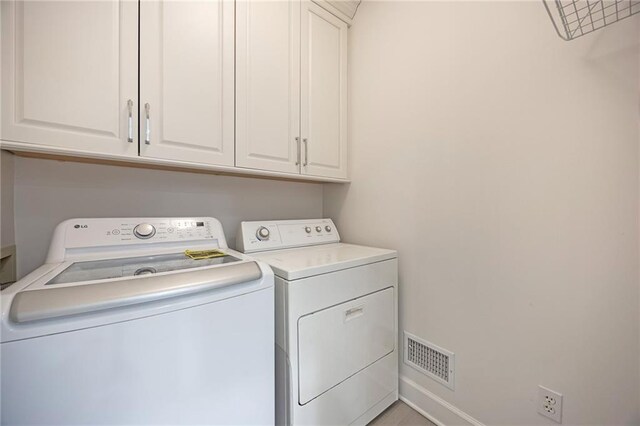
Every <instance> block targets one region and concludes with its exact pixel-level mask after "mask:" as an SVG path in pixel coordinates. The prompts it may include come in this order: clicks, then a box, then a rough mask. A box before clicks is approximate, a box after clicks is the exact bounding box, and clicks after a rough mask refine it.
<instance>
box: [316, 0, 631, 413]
mask: <svg viewBox="0 0 640 426" xmlns="http://www.w3.org/2000/svg"><path fill="white" fill-rule="evenodd" d="M639 22H640V21H639V20H638V19H637V18H633V19H629V20H627V21H626V22H620V23H619V24H616V25H613V26H611V27H609V28H607V29H605V30H603V31H601V32H599V33H595V34H592V35H589V36H587V37H584V38H582V39H578V40H575V41H572V42H569V43H567V42H563V41H561V40H560V39H559V38H558V37H557V36H556V34H555V33H554V31H553V28H552V27H551V24H550V22H549V20H548V17H547V16H546V13H545V11H544V8H543V7H542V5H541V4H540V2H509V1H506V2H487V1H480V2H464V1H452V2H430V1H429V2H401V1H393V2H391V1H389V2H386V1H369V2H368V1H365V2H363V3H362V4H361V5H360V7H359V9H358V14H357V15H356V18H355V22H354V25H353V27H352V28H351V33H350V46H349V48H350V57H349V72H350V80H349V82H350V87H349V110H350V122H349V123H350V134H349V137H350V143H351V157H350V159H351V164H350V167H351V169H350V171H351V178H352V181H353V183H352V184H351V185H348V186H333V185H331V186H330V185H327V186H326V187H325V199H324V205H325V209H324V212H325V215H326V216H330V217H332V218H333V219H335V220H336V222H337V226H338V227H339V229H340V232H341V236H343V237H344V238H345V239H346V240H348V241H353V242H356V243H364V244H371V245H377V246H385V247H391V248H396V249H398V250H399V255H400V262H399V264H400V328H401V330H407V331H409V332H411V333H413V334H416V335H418V336H421V337H423V338H426V339H427V340H430V341H432V342H434V343H436V344H438V345H440V346H442V347H444V348H446V349H449V350H451V351H453V352H454V353H455V354H456V357H457V358H456V362H457V380H456V389H455V391H450V390H449V389H447V388H445V387H444V386H442V385H440V384H438V383H436V382H434V381H432V380H430V379H429V378H427V377H426V376H423V375H422V374H420V373H419V372H417V371H416V370H414V369H412V368H408V367H407V366H405V365H404V364H402V365H401V369H400V372H401V375H402V377H403V380H402V382H401V392H402V393H403V394H404V395H405V396H409V395H410V396H411V398H412V399H413V400H414V401H415V402H417V403H419V404H420V406H422V407H423V408H427V409H428V410H429V411H432V412H434V413H436V414H437V415H438V416H442V420H443V421H445V422H446V421H447V420H449V418H451V417H455V416H451V412H449V411H448V410H446V408H444V406H443V404H439V403H438V401H437V399H436V398H441V399H443V400H445V401H447V402H448V403H450V404H453V405H454V406H455V407H458V408H459V409H461V410H463V411H464V412H466V413H468V414H470V415H471V416H473V417H475V418H477V419H478V420H480V421H481V422H483V423H485V424H487V425H543V424H549V425H551V424H555V423H553V422H552V421H551V420H548V419H546V418H544V417H541V416H540V415H538V414H537V413H536V399H537V386H538V385H544V386H547V387H550V388H551V389H554V390H557V391H559V392H561V393H563V394H564V397H565V407H564V415H565V416H564V421H563V424H575V425H577V424H581V425H584V424H594V425H596V424H597V425H621V424H628V425H630V424H640V412H639V410H640V391H639V386H640V374H639V365H638V364H639V362H638V361H639V359H640V352H639V341H638V337H639V325H640V318H639V312H638V311H639V306H638V301H639V294H638V293H639V291H638V290H639V286H638V255H639V253H638V143H639V133H638V75H639V72H638V63H639V60H638V50H639V49H638V47H639V46H638V40H639V32H638V28H639V25H638V24H639ZM414 384H415V385H414ZM434 396H435V398H434ZM455 422H456V420H455V418H454V420H452V421H451V423H450V424H459V423H464V422H462V421H461V420H460V419H459V418H458V419H457V422H458V423H455Z"/></svg>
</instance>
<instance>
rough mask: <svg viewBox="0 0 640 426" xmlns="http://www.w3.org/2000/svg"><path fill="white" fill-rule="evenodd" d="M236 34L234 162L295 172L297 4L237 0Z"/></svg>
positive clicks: (298, 57) (297, 118)
mask: <svg viewBox="0 0 640 426" xmlns="http://www.w3.org/2000/svg"><path fill="white" fill-rule="evenodd" d="M236 37H237V38H236V165H238V166H240V167H250V168H256V169H262V170H272V171H279V172H289V173H299V165H298V164H296V163H297V157H298V144H297V143H296V137H298V136H299V135H300V2H299V1H297V0H294V1H280V0H278V1H260V0H248V1H244V0H243V1H239V2H237V3H236Z"/></svg>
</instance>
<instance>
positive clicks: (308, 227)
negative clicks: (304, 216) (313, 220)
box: [304, 226, 311, 234]
mask: <svg viewBox="0 0 640 426" xmlns="http://www.w3.org/2000/svg"><path fill="white" fill-rule="evenodd" d="M304 232H306V233H307V234H310V233H311V227H310V226H305V227H304Z"/></svg>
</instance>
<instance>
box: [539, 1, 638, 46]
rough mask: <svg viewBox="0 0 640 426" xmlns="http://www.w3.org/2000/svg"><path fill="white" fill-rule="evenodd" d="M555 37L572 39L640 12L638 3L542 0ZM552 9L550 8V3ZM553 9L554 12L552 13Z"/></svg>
mask: <svg viewBox="0 0 640 426" xmlns="http://www.w3.org/2000/svg"><path fill="white" fill-rule="evenodd" d="M542 2H543V3H544V7H545V8H546V9H547V13H548V14H549V18H551V22H553V26H554V28H555V29H556V32H557V33H558V35H559V36H560V37H561V38H562V39H564V40H567V41H569V40H573V39H575V38H578V37H581V36H583V35H585V34H589V33H592V32H594V31H596V30H599V29H600V28H604V27H607V26H609V25H611V24H613V23H615V22H618V21H620V20H622V19H625V18H629V17H630V16H633V15H635V14H636V13H640V0H542ZM551 2H552V3H554V4H555V6H551V7H550V6H549V3H551ZM552 9H555V11H556V12H557V13H555V12H552Z"/></svg>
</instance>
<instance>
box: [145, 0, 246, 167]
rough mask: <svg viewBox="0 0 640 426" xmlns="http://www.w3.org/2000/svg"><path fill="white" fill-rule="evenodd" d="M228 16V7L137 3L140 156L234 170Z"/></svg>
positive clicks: (224, 2) (224, 3)
mask: <svg viewBox="0 0 640 426" xmlns="http://www.w3.org/2000/svg"><path fill="white" fill-rule="evenodd" d="M233 15H234V5H233V1H232V0H211V1H197V0H184V1H179V0H174V1H152V0H143V1H141V3H140V155H142V156H145V157H151V158H163V159H170V160H179V161H187V162H193V163H206V164H217V165H228V166H232V165H233V163H234V135H233V121H234V117H233V114H234V111H233V97H234V76H233V69H234V66H233V55H234V53H233V43H234V40H233V37H234V22H233V21H234V16H233ZM147 105H148V108H146V106H147Z"/></svg>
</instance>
